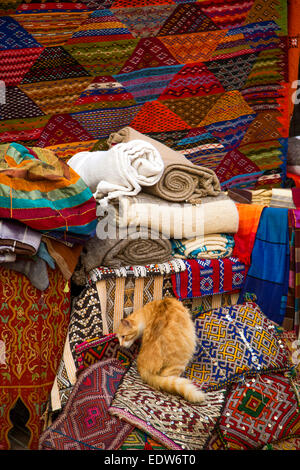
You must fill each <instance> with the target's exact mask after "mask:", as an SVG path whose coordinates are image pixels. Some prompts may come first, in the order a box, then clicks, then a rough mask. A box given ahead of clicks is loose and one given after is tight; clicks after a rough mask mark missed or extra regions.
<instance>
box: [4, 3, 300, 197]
mask: <svg viewBox="0 0 300 470" xmlns="http://www.w3.org/2000/svg"><path fill="white" fill-rule="evenodd" d="M287 3H288V2H287V0H264V1H262V0H249V1H247V2H245V1H242V0H226V1H225V0H204V1H201V2H199V1H196V0H190V1H186V0H185V1H181V0H152V1H151V0H150V1H147V2H145V1H144V0H106V1H105V2H100V3H99V2H97V1H91V2H88V1H86V0H81V1H79V2H75V0H74V1H73V2H72V1H70V2H62V3H59V2H52V3H51V2H42V3H39V2H35V1H33V0H26V1H25V0H23V1H22V0H20V1H15V2H8V4H7V2H4V5H3V4H2V5H1V6H0V15H2V16H1V17H0V34H1V45H0V64H1V65H0V80H2V81H3V83H4V84H5V88H6V90H5V93H4V94H5V99H4V100H2V102H1V99H0V142H13V141H15V142H18V143H23V144H24V145H29V143H31V144H34V145H35V146H39V147H51V148H52V149H53V148H57V149H58V150H59V152H61V155H68V156H71V154H72V151H73V149H74V144H75V147H76V144H77V143H78V144H80V146H81V148H82V149H84V150H85V149H88V150H92V149H94V148H97V149H102V150H104V149H107V139H108V137H109V135H110V134H111V133H112V132H116V131H119V130H120V129H121V128H123V127H126V126H130V127H132V128H133V129H135V130H137V131H139V132H141V133H142V134H145V135H148V136H150V137H152V138H154V139H156V140H158V141H160V142H162V143H164V144H166V145H167V146H169V147H171V148H172V149H174V150H176V151H178V152H179V153H181V154H183V155H184V156H185V157H186V158H187V159H188V160H190V161H191V162H193V163H195V164H197V165H202V166H205V167H207V168H210V169H212V170H214V171H215V172H216V174H217V176H218V178H219V180H220V183H221V186H222V189H228V188H230V187H252V188H261V187H269V186H276V185H280V184H281V181H282V179H284V178H285V173H286V153H287V137H288V130H289V112H290V109H289V108H290V105H289V98H290V94H291V93H290V87H289V76H288V69H289V67H288V65H289V62H288V58H290V59H291V60H293V62H294V68H293V70H294V69H295V66H296V58H294V55H295V54H292V53H290V52H291V51H292V52H293V49H295V47H296V46H295V41H296V40H298V38H297V37H296V36H295V33H294V32H292V33H291V34H292V36H291V37H289V42H288V31H287V17H288V8H287ZM293 3H294V2H293ZM295 11H297V9H295ZM58 19H59V21H58ZM294 29H295V28H294ZM293 31H294V30H293ZM294 75H295V74H291V78H293V77H294ZM0 83H2V82H0ZM0 95H1V92H0ZM3 101H4V102H3ZM74 153H75V151H74Z"/></svg>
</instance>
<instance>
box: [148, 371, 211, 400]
mask: <svg viewBox="0 0 300 470" xmlns="http://www.w3.org/2000/svg"><path fill="white" fill-rule="evenodd" d="M141 377H142V379H143V380H144V381H145V382H147V383H148V384H149V385H150V386H151V387H153V388H156V389H158V390H164V391H165V392H168V393H172V394H177V395H181V396H182V397H183V398H184V399H185V400H187V401H189V402H191V403H202V402H203V401H205V399H206V397H205V393H203V392H202V391H201V390H200V389H199V388H198V387H197V386H196V385H195V384H193V383H192V382H191V380H189V379H186V378H184V377H178V376H175V375H170V376H166V377H164V376H161V375H154V374H151V373H150V372H148V371H147V372H146V371H143V372H141Z"/></svg>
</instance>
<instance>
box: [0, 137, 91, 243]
mask: <svg viewBox="0 0 300 470" xmlns="http://www.w3.org/2000/svg"><path fill="white" fill-rule="evenodd" d="M0 217H1V218H13V219H17V220H20V221H21V222H23V223H25V224H26V225H28V226H29V227H31V228H33V229H36V230H39V231H41V232H47V231H53V230H58V231H63V232H72V233H75V234H79V235H82V236H86V235H90V234H92V233H93V232H94V231H95V229H96V224H97V219H96V201H95V199H94V197H93V195H92V192H91V190H90V189H89V188H88V187H87V186H86V184H85V183H84V181H83V180H82V178H81V177H80V176H79V175H77V174H76V173H75V172H74V170H72V168H70V167H69V166H68V165H67V164H66V163H65V162H63V161H62V160H60V159H58V158H57V157H56V155H55V154H54V152H53V151H52V150H49V149H42V148H38V147H33V148H26V147H24V146H23V145H20V144H17V143H12V144H10V145H3V146H1V147H0Z"/></svg>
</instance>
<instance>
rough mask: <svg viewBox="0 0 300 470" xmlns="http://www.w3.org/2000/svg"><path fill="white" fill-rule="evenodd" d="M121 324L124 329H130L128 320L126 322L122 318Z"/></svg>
mask: <svg viewBox="0 0 300 470" xmlns="http://www.w3.org/2000/svg"><path fill="white" fill-rule="evenodd" d="M121 323H122V325H123V326H125V327H126V328H130V327H131V323H130V321H129V320H126V318H122V320H121Z"/></svg>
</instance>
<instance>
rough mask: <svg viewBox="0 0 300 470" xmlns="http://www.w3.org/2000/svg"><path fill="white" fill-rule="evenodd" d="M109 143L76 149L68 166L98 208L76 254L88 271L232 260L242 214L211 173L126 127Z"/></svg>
mask: <svg viewBox="0 0 300 470" xmlns="http://www.w3.org/2000/svg"><path fill="white" fill-rule="evenodd" d="M107 142H108V146H109V150H108V151H106V152H105V151H95V152H80V153H78V154H76V155H74V156H73V157H72V158H71V159H70V160H69V161H68V165H70V166H71V167H72V168H73V169H74V170H75V171H76V172H78V174H79V175H80V176H81V177H82V179H83V180H84V181H85V183H86V184H87V185H88V186H89V188H90V189H91V191H93V194H94V197H95V199H96V201H97V205H98V210H97V215H98V225H97V230H96V235H95V236H94V238H93V239H92V240H90V241H88V242H87V243H86V244H85V247H84V250H83V252H82V255H81V264H82V267H83V270H84V271H85V272H86V273H87V272H89V271H90V270H91V269H93V268H95V267H96V266H100V265H103V266H108V267H113V268H118V267H121V266H128V265H133V266H134V265H137V264H142V265H144V264H152V263H155V262H158V263H164V262H167V261H169V260H170V259H171V258H172V257H178V258H180V257H182V256H183V253H185V255H184V256H186V257H187V256H189V257H192V258H193V257H194V258H210V257H213V258H217V257H225V256H230V254H231V252H232V249H233V246H234V238H233V234H234V233H236V232H237V230H238V225H239V221H238V217H239V215H238V211H237V208H236V204H235V202H234V201H233V200H232V199H231V198H229V197H228V196H227V195H226V194H225V193H224V192H221V189H220V183H219V180H218V178H217V176H216V174H215V173H214V171H212V170H210V169H207V168H204V167H201V166H197V165H194V164H193V163H191V162H189V161H188V160H187V159H186V158H185V157H184V156H183V155H181V154H180V153H179V152H176V151H174V150H172V149H171V148H168V147H167V146H166V145H164V144H162V143H161V142H159V141H156V140H154V139H152V138H150V137H147V136H144V135H143V134H141V133H140V132H137V131H135V130H134V129H132V128H130V127H125V128H123V129H121V130H120V131H119V132H115V133H113V134H111V135H110V137H109V138H108V141H107ZM175 240H176V242H175ZM178 240H180V243H179V242H178V243H177V241H178ZM96 253H99V254H96Z"/></svg>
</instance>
